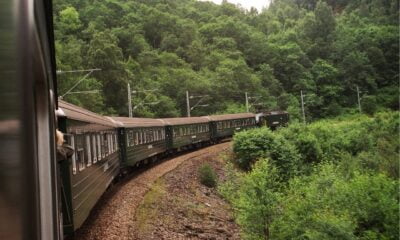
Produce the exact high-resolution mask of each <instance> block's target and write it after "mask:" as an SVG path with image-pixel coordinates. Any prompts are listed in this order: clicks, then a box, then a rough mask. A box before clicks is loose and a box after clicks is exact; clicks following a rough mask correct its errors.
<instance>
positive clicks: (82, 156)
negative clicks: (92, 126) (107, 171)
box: [75, 134, 85, 171]
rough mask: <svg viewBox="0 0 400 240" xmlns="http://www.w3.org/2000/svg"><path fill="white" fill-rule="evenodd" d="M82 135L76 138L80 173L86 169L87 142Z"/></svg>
mask: <svg viewBox="0 0 400 240" xmlns="http://www.w3.org/2000/svg"><path fill="white" fill-rule="evenodd" d="M84 141H85V140H84V136H83V135H82V134H79V135H76V136H75V149H76V161H77V163H78V169H79V171H82V170H84V169H85V148H84V147H85V142H84Z"/></svg>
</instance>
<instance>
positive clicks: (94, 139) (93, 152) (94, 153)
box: [91, 134, 97, 163]
mask: <svg viewBox="0 0 400 240" xmlns="http://www.w3.org/2000/svg"><path fill="white" fill-rule="evenodd" d="M91 137H92V156H93V163H96V162H97V151H96V135H94V134H92V136H91Z"/></svg>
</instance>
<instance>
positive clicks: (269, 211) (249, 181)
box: [233, 159, 280, 239]
mask: <svg viewBox="0 0 400 240" xmlns="http://www.w3.org/2000/svg"><path fill="white" fill-rule="evenodd" d="M279 182H280V179H279V174H278V170H277V169H276V168H275V167H274V166H273V165H272V164H271V163H270V161H269V160H268V159H260V161H258V162H257V163H256V164H255V166H254V169H253V171H251V172H250V173H249V174H247V175H246V176H244V178H243V181H242V187H241V188H240V190H239V194H238V198H237V199H235V200H233V204H234V207H235V208H236V209H237V213H238V217H237V222H238V223H239V225H241V227H242V229H243V235H244V237H245V239H263V236H268V235H269V225H270V223H271V222H272V221H273V220H274V218H275V217H276V216H277V212H278V207H279V206H278V204H279V201H278V199H279V189H280V184H279Z"/></svg>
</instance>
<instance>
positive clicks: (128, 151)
mask: <svg viewBox="0 0 400 240" xmlns="http://www.w3.org/2000/svg"><path fill="white" fill-rule="evenodd" d="M112 119H113V120H115V121H117V122H119V123H121V124H122V125H121V126H120V127H119V128H118V136H119V139H120V143H119V144H120V147H121V149H122V151H121V167H122V168H126V167H134V166H137V165H139V164H140V163H142V162H144V163H145V162H147V161H148V159H157V158H159V157H161V156H162V155H163V154H164V153H165V152H166V150H167V144H166V138H167V136H166V130H165V123H164V122H163V121H161V120H158V119H150V118H128V117H112Z"/></svg>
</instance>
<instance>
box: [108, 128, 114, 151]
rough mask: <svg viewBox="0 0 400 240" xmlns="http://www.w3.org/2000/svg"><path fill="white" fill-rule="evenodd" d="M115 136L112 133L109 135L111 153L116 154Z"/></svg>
mask: <svg viewBox="0 0 400 240" xmlns="http://www.w3.org/2000/svg"><path fill="white" fill-rule="evenodd" d="M113 135H114V134H113V133H112V132H111V133H110V134H109V137H110V148H111V153H113V152H115V150H114V136H113Z"/></svg>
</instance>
